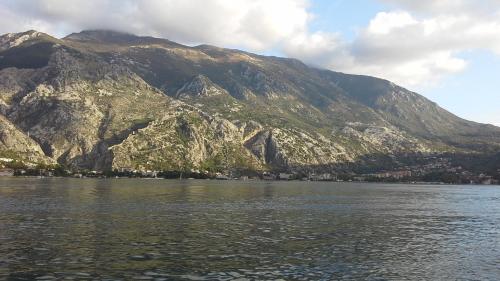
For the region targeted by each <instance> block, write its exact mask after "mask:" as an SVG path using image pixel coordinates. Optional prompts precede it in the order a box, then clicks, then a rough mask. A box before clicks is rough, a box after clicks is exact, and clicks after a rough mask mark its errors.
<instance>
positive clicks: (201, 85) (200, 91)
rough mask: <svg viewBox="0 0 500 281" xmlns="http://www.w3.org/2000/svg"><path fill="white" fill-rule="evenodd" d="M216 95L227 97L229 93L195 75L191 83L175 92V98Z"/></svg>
mask: <svg viewBox="0 0 500 281" xmlns="http://www.w3.org/2000/svg"><path fill="white" fill-rule="evenodd" d="M217 95H229V93H228V92H227V91H226V90H224V89H223V88H221V87H219V86H218V85H216V84H214V83H213V82H212V81H210V79H208V78H207V77H206V76H204V75H197V76H195V77H194V78H193V79H192V80H191V81H189V82H188V83H186V84H184V85H183V86H182V87H181V88H180V89H179V90H178V91H177V94H176V96H177V98H181V99H186V98H196V97H212V96H217Z"/></svg>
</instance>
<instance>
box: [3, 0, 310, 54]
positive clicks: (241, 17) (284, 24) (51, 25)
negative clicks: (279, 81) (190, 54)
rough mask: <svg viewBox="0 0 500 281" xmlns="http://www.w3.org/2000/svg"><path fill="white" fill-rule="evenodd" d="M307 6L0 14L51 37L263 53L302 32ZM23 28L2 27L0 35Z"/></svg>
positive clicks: (78, 5) (105, 3)
mask: <svg viewBox="0 0 500 281" xmlns="http://www.w3.org/2000/svg"><path fill="white" fill-rule="evenodd" d="M308 5H309V3H308V1H306V0H273V1H267V0H230V1H227V0H182V1H179V0H141V1H134V0H85V1H66V0H39V1H30V0H17V1H12V0H0V11H7V12H9V13H11V14H14V15H16V16H17V20H16V21H13V22H21V21H25V22H28V23H31V25H33V23H38V24H42V25H41V26H40V27H39V28H38V29H41V31H45V32H48V33H51V34H58V35H63V34H65V33H68V32H73V31H79V30H81V29H97V28H101V29H114V30H121V31H127V32H131V33H136V34H141V35H154V36H160V37H165V38H169V39H171V40H175V41H180V42H183V43H188V44H195V43H208V44H216V45H222V46H239V47H243V48H247V49H250V50H254V51H262V50H266V49H269V48H273V47H274V46H276V45H277V44H280V42H281V41H282V40H284V39H286V38H289V37H290V36H292V35H293V34H298V33H303V32H305V30H306V28H307V24H308V21H309V19H310V14H309V13H308V11H307V8H308ZM24 28H25V25H17V26H15V27H14V28H13V27H12V25H11V26H9V25H5V26H0V32H2V33H5V32H12V31H21V30H22V29H24Z"/></svg>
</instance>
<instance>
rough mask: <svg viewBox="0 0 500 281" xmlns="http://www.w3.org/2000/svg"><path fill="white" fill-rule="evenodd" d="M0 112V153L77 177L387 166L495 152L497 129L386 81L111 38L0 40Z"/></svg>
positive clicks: (23, 36) (210, 49) (205, 48)
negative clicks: (115, 172) (86, 172)
mask: <svg viewBox="0 0 500 281" xmlns="http://www.w3.org/2000/svg"><path fill="white" fill-rule="evenodd" d="M0 113H1V115H0V128H1V132H0V142H1V145H0V156H4V157H10V158H13V159H16V160H17V161H21V162H22V161H24V162H25V163H28V164H31V165H34V164H36V163H55V162H57V163H59V164H61V165H64V166H67V167H69V168H72V169H91V170H110V169H120V168H126V169H139V170H146V169H156V170H184V169H202V170H209V171H222V170H227V169H240V170H253V171H261V170H276V171H296V170H308V169H316V170H317V169H321V170H332V169H340V168H342V169H345V168H346V167H351V166H353V165H356V166H361V167H362V166H367V165H370V166H371V167H373V168H374V169H377V168H378V169H382V168H384V165H385V164H384V163H382V162H380V161H379V160H377V159H381V157H382V158H384V159H390V161H391V162H398V161H399V160H400V159H403V158H405V157H408V155H439V154H444V153H456V154H468V155H476V154H477V155H480V154H494V153H498V152H499V151H500V128H498V127H495V126H492V125H485V124H479V123H475V122H471V121H467V120H464V119H461V118H459V117H457V116H455V115H453V114H451V113H450V112H448V111H446V110H444V109H442V108H441V107H439V106H438V105H437V104H435V103H433V102H431V101H429V100H428V99H426V98H424V97H423V96H420V95H418V94H416V93H413V92H411V91H408V90H406V89H404V88H402V87H400V86H397V85H395V84H393V83H391V82H389V81H386V80H383V79H378V78H374V77H369V76H359V75H350V74H344V73H339V72H333V71H329V70H323V69H318V68H314V67H310V66H307V65H305V64H304V63H302V62H300V61H298V60H295V59H288V58H279V57H269V56H261V55H256V54H252V53H248V52H243V51H239V50H231V49H223V48H218V47H214V46H209V45H200V46H195V47H190V46H184V45H181V44H178V43H175V42H172V41H169V40H165V39H159V38H153V37H140V36H135V35H132V34H126V33H120V32H114V31H103V30H89V31H82V32H80V33H74V34H70V35H68V36H67V37H65V38H62V39H57V38H54V37H51V36H49V35H47V34H44V33H40V32H37V31H27V32H24V33H17V34H5V35H3V36H1V37H0Z"/></svg>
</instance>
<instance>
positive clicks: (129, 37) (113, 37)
mask: <svg viewBox="0 0 500 281" xmlns="http://www.w3.org/2000/svg"><path fill="white" fill-rule="evenodd" d="M137 38H139V37H138V36H135V35H133V34H131V33H126V32H121V31H115V30H106V29H93V30H83V31H81V32H78V33H71V34H70V35H68V36H66V37H64V39H65V40H75V41H96V42H113V43H128V42H131V41H135V40H137Z"/></svg>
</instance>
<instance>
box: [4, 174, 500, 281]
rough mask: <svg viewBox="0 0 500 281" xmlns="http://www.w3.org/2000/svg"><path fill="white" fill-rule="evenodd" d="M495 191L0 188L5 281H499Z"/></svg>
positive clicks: (232, 185)
mask: <svg viewBox="0 0 500 281" xmlns="http://www.w3.org/2000/svg"><path fill="white" fill-rule="evenodd" d="M499 226H500V188H499V187H484V186H483V187H481V186H407V185H374V184H340V183H315V182H233V181H225V182H220V181H208V180H200V181H195V180H186V181H170V180H130V179H117V180H95V179H88V180H85V179H0V279H7V280H33V279H35V278H36V279H37V280H54V279H64V280H71V279H76V280H85V279H89V280H96V279H97V280H104V279H106V280H130V279H139V280H279V279H282V280H332V279H333V280H335V279H345V280H359V279H363V280H424V279H426V280H470V279H476V280H495V279H498V278H499V276H500V267H499V264H500V227H499Z"/></svg>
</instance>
